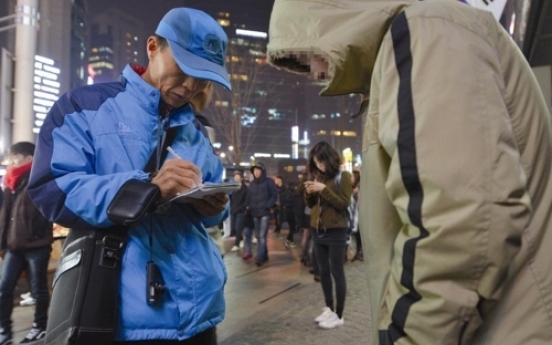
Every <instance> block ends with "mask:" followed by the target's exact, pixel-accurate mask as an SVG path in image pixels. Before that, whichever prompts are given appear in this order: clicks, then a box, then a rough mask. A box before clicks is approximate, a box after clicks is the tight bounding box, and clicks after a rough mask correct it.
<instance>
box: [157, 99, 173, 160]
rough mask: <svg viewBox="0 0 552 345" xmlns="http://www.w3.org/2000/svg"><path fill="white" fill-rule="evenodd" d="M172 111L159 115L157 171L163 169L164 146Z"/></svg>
mask: <svg viewBox="0 0 552 345" xmlns="http://www.w3.org/2000/svg"><path fill="white" fill-rule="evenodd" d="M170 118H171V111H170V110H169V109H167V110H166V111H165V113H164V114H159V123H158V124H157V154H156V160H155V169H156V170H159V169H161V155H162V152H161V150H162V146H163V145H162V144H163V142H165V137H166V135H167V131H168V130H169V127H170V122H171V121H170Z"/></svg>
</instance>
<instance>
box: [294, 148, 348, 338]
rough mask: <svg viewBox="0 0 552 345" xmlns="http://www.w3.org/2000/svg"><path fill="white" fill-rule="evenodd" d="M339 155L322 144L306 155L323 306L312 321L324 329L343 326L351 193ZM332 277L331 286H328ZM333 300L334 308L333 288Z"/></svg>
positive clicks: (307, 187)
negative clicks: (307, 157) (345, 266)
mask: <svg viewBox="0 0 552 345" xmlns="http://www.w3.org/2000/svg"><path fill="white" fill-rule="evenodd" d="M340 166H341V156H340V155H339V152H337V151H336V150H335V149H334V148H333V147H331V145H330V144H328V143H327V142H325V141H322V142H320V143H318V144H316V145H315V146H314V147H313V148H312V149H311V151H310V153H309V161H308V172H309V181H307V182H305V198H306V202H307V205H308V206H309V207H310V208H311V222H310V225H311V228H312V229H311V230H312V233H313V239H314V250H315V251H316V258H317V260H318V265H319V267H320V279H321V283H322V284H321V285H322V291H323V292H324V299H325V301H326V307H324V309H323V310H322V314H320V315H319V316H318V317H316V319H315V321H316V322H318V325H319V326H320V327H321V328H324V329H332V328H335V327H338V326H342V325H343V309H344V307H345V295H346V292H347V284H346V281H345V271H344V264H345V250H346V248H347V234H348V227H349V223H348V219H347V208H348V207H349V203H350V201H351V194H352V191H353V187H352V180H351V174H349V172H347V171H341V169H340ZM332 277H333V283H332ZM334 284H335V296H336V301H335V305H334V298H333V285H334Z"/></svg>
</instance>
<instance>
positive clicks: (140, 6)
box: [87, 0, 209, 34]
mask: <svg viewBox="0 0 552 345" xmlns="http://www.w3.org/2000/svg"><path fill="white" fill-rule="evenodd" d="M206 1H209V0H206ZM185 2H186V1H185V0H88V1H87V6H88V8H87V9H88V13H89V18H91V17H92V15H93V14H96V13H101V12H103V11H104V10H106V9H108V8H110V7H116V8H118V9H120V10H122V11H126V12H127V13H128V14H130V15H131V16H133V17H135V18H136V19H139V20H141V21H143V22H144V28H145V29H146V32H147V33H148V34H149V33H153V32H154V31H155V29H156V28H157V24H158V23H159V21H160V20H161V18H163V15H164V14H165V13H167V12H168V11H169V10H170V9H171V8H174V7H181V6H185V5H184V4H185Z"/></svg>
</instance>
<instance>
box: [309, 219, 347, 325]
mask: <svg viewBox="0 0 552 345" xmlns="http://www.w3.org/2000/svg"><path fill="white" fill-rule="evenodd" d="M347 232H348V229H328V230H327V231H318V232H317V231H316V230H314V233H313V239H314V250H315V252H316V259H317V261H318V267H319V270H320V281H321V283H322V291H323V292H324V299H325V300H326V306H327V307H329V308H330V309H332V310H335V312H336V313H337V315H338V316H339V317H340V318H341V317H342V314H343V309H344V307H345V295H346V294H347V282H346V280H345V269H344V265H345V250H346V249H347ZM332 277H333V280H334V283H335V297H336V304H335V309H334V299H333V284H332Z"/></svg>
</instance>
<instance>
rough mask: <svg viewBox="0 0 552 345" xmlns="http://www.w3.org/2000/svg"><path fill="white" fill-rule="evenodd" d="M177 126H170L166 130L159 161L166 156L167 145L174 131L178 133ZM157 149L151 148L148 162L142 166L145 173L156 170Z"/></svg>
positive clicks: (174, 135)
mask: <svg viewBox="0 0 552 345" xmlns="http://www.w3.org/2000/svg"><path fill="white" fill-rule="evenodd" d="M178 129H179V127H178V126H177V127H170V128H169V129H168V130H167V134H166V135H165V140H164V141H163V144H162V145H161V159H160V162H163V161H164V160H165V158H166V157H167V154H168V151H167V147H169V146H170V145H171V144H172V143H173V141H174V138H175V137H176V133H178ZM156 165H157V149H155V150H153V153H152V154H151V157H150V158H149V160H148V163H147V164H146V167H145V168H144V171H145V172H147V173H152V172H154V171H155V170H157V167H156Z"/></svg>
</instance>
